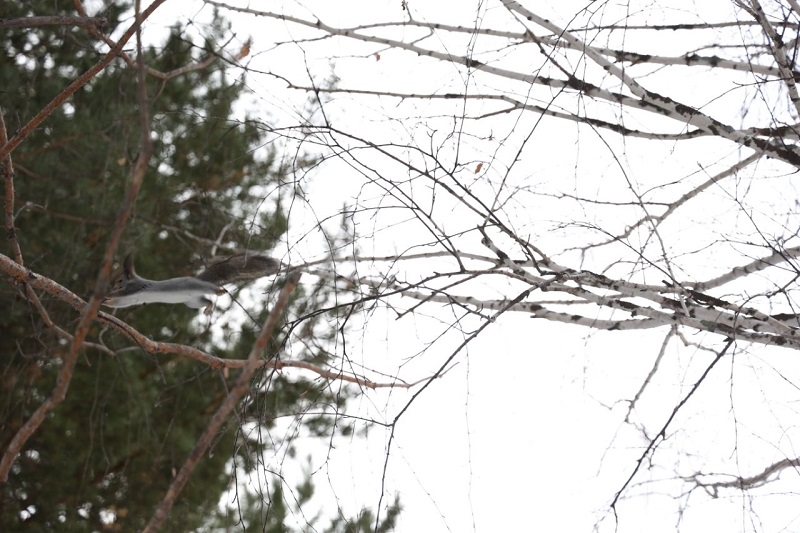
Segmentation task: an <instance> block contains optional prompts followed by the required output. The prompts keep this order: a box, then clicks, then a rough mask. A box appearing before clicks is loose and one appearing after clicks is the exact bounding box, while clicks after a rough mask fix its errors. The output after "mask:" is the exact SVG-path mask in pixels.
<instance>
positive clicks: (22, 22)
mask: <svg viewBox="0 0 800 533" xmlns="http://www.w3.org/2000/svg"><path fill="white" fill-rule="evenodd" d="M107 24H108V20H106V19H105V18H103V17H57V16H50V17H23V18H16V19H0V28H33V27H36V26H77V27H79V28H85V29H87V30H95V31H96V30H97V28H102V27H103V26H106V25H107Z"/></svg>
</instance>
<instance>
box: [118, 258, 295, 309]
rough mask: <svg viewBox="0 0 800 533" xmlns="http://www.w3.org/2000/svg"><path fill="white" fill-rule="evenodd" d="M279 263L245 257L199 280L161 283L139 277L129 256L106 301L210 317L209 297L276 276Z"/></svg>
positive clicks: (218, 266)
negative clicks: (183, 308) (174, 307)
mask: <svg viewBox="0 0 800 533" xmlns="http://www.w3.org/2000/svg"><path fill="white" fill-rule="evenodd" d="M280 267H281V265H280V263H279V262H278V261H276V260H275V259H273V258H271V257H267V256H264V255H253V254H242V255H235V256H233V257H229V258H228V259H224V260H222V261H219V262H217V263H214V264H213V265H211V266H209V267H208V268H207V269H205V270H203V271H202V272H200V273H199V274H198V275H197V276H193V277H181V278H170V279H165V280H161V281H153V280H149V279H144V278H141V277H139V276H137V275H136V270H135V269H134V268H133V257H132V256H131V255H130V254H128V256H127V257H126V258H125V262H124V263H123V267H122V275H121V276H120V277H118V278H117V279H116V280H115V281H114V282H113V283H112V284H111V287H110V289H109V291H108V294H107V295H106V297H105V299H104V300H103V305H105V306H106V307H131V306H133V305H141V304H149V303H165V304H181V303H182V304H186V305H188V306H189V307H192V308H194V309H203V308H204V309H205V310H204V312H205V314H207V315H209V314H211V309H212V307H213V302H212V301H211V300H210V299H209V298H208V297H207V296H208V295H210V294H223V293H224V292H225V290H224V289H223V288H222V286H223V285H225V284H227V283H236V282H240V281H252V280H255V279H259V278H263V277H265V276H270V275H272V274H275V273H277V272H278V271H279V270H280Z"/></svg>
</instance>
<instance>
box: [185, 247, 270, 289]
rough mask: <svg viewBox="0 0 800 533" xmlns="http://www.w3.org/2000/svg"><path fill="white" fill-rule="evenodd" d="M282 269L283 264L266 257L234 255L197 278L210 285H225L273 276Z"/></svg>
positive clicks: (201, 273)
mask: <svg viewBox="0 0 800 533" xmlns="http://www.w3.org/2000/svg"><path fill="white" fill-rule="evenodd" d="M280 269H281V264H280V263H279V262H278V261H277V260H276V259H273V258H272V257H267V256H266V255H254V254H241V255H234V256H233V257H229V258H228V259H224V260H222V261H220V262H218V263H214V264H213V265H211V266H209V267H208V268H207V269H205V270H204V271H202V272H200V273H199V274H198V275H197V277H198V278H199V279H201V280H203V281H208V282H209V283H215V284H217V285H225V284H226V283H238V282H241V281H252V280H255V279H258V278H263V277H265V276H271V275H272V274H275V273H277V272H278V271H279V270H280Z"/></svg>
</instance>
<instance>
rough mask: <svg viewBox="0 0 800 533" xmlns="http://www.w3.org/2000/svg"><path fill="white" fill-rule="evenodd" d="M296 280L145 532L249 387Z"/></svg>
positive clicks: (293, 280) (162, 516)
mask: <svg viewBox="0 0 800 533" xmlns="http://www.w3.org/2000/svg"><path fill="white" fill-rule="evenodd" d="M299 281H300V273H299V272H294V273H293V274H291V275H290V276H289V278H288V279H287V280H286V284H285V285H284V286H283V289H282V290H281V292H280V295H279V296H278V300H277V301H276V302H275V307H273V309H272V311H271V312H270V314H269V316H268V317H267V319H266V320H265V321H264V326H263V327H262V328H261V333H259V335H258V337H257V338H256V341H255V342H254V343H253V348H252V349H251V350H250V355H248V357H247V360H246V361H245V364H244V366H243V367H242V373H241V374H240V375H239V378H238V379H237V380H236V384H235V385H234V386H233V388H232V389H231V391H230V393H228V396H227V397H226V398H225V400H224V401H223V402H222V404H221V405H220V406H219V409H217V411H216V413H214V416H213V417H211V420H210V421H209V423H208V427H206V430H205V431H204V432H203V434H202V435H201V436H200V438H199V439H198V440H197V443H196V444H195V447H194V449H193V450H192V453H191V454H189V457H188V458H187V459H186V461H185V462H184V463H183V466H182V467H181V469H180V470H179V471H178V474H177V475H176V476H175V479H174V480H173V481H172V484H171V485H170V487H169V489H167V493H166V494H165V495H164V498H163V500H161V503H160V504H159V506H158V508H157V509H156V512H155V513H154V514H153V517H152V518H151V519H150V522H149V523H148V524H147V527H145V529H144V531H145V532H146V533H152V532H154V531H158V530H159V529H161V526H162V525H163V524H164V521H165V520H166V519H167V516H168V515H169V513H170V511H171V510H172V506H173V505H174V504H175V500H176V499H177V497H178V495H179V494H180V492H181V490H182V489H183V487H184V485H186V482H187V481H189V477H191V475H192V472H194V469H195V467H196V466H197V463H198V462H199V461H200V459H201V458H202V457H203V455H204V454H205V452H206V450H208V447H209V446H210V445H211V442H212V441H213V439H214V438H215V436H216V435H217V433H218V432H219V430H220V428H221V427H222V424H223V423H224V422H225V420H227V418H228V415H230V413H231V411H233V409H234V407H236V405H237V404H238V403H239V401H240V400H241V399H242V397H243V396H244V394H245V393H246V392H247V390H248V388H249V387H250V378H251V377H252V376H253V372H254V371H255V370H256V368H257V367H258V365H257V363H258V360H259V359H260V358H261V357H264V350H265V348H266V346H267V342H269V340H270V338H272V331H273V330H274V329H275V326H276V325H277V323H278V320H279V319H280V316H281V313H282V312H283V309H284V307H286V304H287V303H288V302H289V296H290V295H291V294H292V291H294V289H295V287H297V283H298V282H299Z"/></svg>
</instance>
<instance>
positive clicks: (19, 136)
mask: <svg viewBox="0 0 800 533" xmlns="http://www.w3.org/2000/svg"><path fill="white" fill-rule="evenodd" d="M165 1H166V0H153V3H152V4H150V5H149V6H148V7H147V9H145V10H144V11H143V12H142V16H141V18H139V19H137V20H135V21H134V22H133V24H131V26H130V28H128V29H127V31H125V33H123V34H122V37H121V38H120V40H119V41H118V42H117V44H116V45H115V46H114V47H113V48H112V49H111V50H109V51H108V53H107V54H106V55H105V56H103V58H102V59H101V60H100V61H98V62H97V64H96V65H94V66H93V67H92V68H90V69H89V70H87V71H86V72H84V73H83V74H81V75H80V76H78V79H76V80H75V81H73V82H72V83H70V84H69V85H68V86H67V87H66V88H65V89H64V90H63V91H61V92H60V93H58V95H57V96H56V97H55V98H53V100H52V101H50V103H49V104H47V105H46V106H44V108H42V110H41V111H39V112H38V113H37V114H36V116H34V117H33V118H32V119H31V120H30V121H28V123H27V124H25V125H24V126H23V127H22V128H20V129H19V130H18V131H17V132H16V133H15V134H14V136H13V137H11V139H9V140H8V141H7V142H6V143H5V144H4V145H3V146H2V147H0V160H2V159H4V158H5V157H6V156H7V155H8V154H10V153H11V152H13V151H14V149H15V148H16V147H17V146H19V145H20V143H21V142H22V141H24V140H25V138H26V137H27V136H28V135H30V134H31V132H32V131H33V130H35V129H36V128H37V127H38V126H39V124H41V123H42V122H43V121H44V120H45V119H46V118H47V117H48V116H50V114H51V113H52V112H53V111H55V110H56V109H57V108H58V107H59V106H60V105H61V104H63V103H64V102H65V101H66V100H67V98H69V97H70V96H72V95H73V94H75V92H76V91H77V90H78V89H80V88H81V87H83V86H84V85H86V84H87V83H88V82H89V80H91V79H92V78H93V77H95V76H96V75H97V74H98V73H99V72H100V71H102V70H103V69H104V68H105V67H106V66H108V64H109V63H111V61H113V60H114V58H115V57H117V56H118V55H119V54H120V52H121V51H122V47H123V46H125V43H127V42H128V41H129V40H130V38H131V37H133V34H134V33H136V30H137V29H138V28H139V26H140V25H141V23H142V22H143V21H144V20H145V19H147V17H149V16H150V15H151V14H152V13H153V11H155V10H156V9H157V8H158V6H160V5H161V4H163V3H164V2H165Z"/></svg>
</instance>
